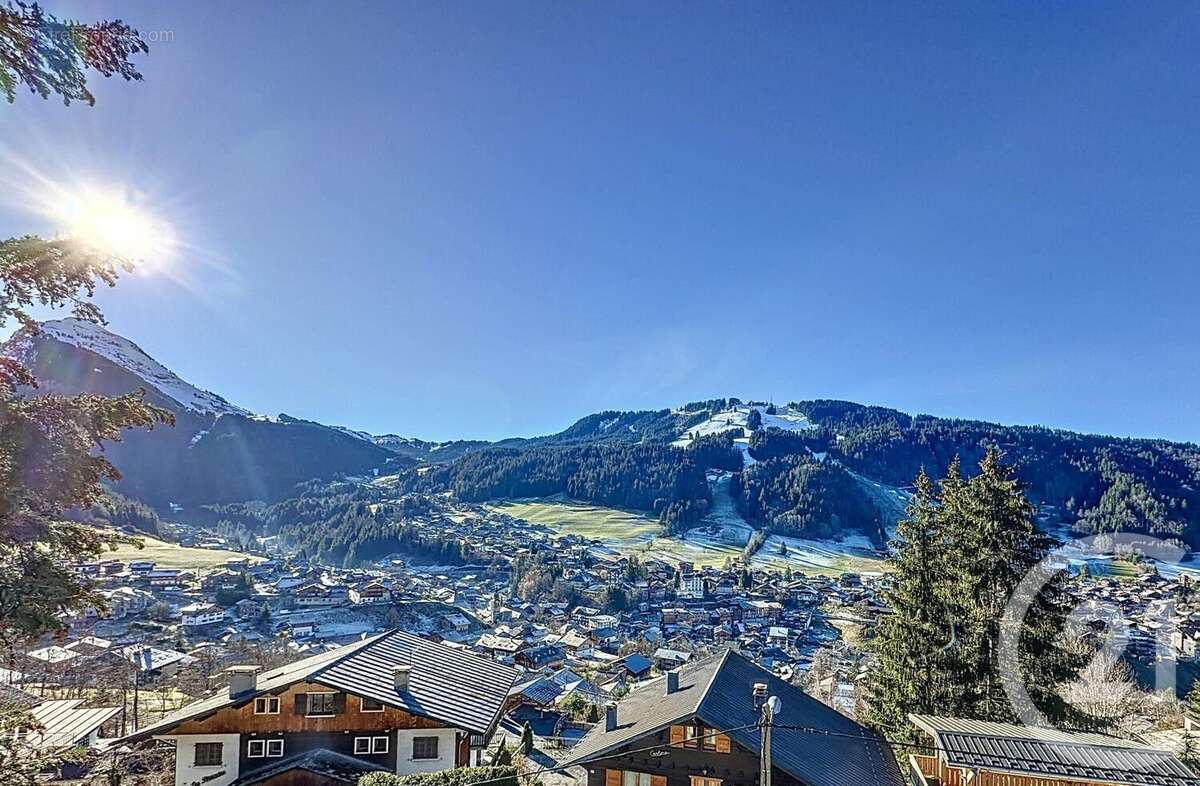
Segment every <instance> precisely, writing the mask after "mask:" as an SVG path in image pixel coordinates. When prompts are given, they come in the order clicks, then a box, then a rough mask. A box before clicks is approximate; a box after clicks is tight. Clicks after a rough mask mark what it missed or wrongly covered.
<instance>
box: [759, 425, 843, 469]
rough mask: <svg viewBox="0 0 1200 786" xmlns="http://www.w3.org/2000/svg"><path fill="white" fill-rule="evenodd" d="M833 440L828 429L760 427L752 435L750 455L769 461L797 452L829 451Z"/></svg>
mask: <svg viewBox="0 0 1200 786" xmlns="http://www.w3.org/2000/svg"><path fill="white" fill-rule="evenodd" d="M830 442H832V440H831V439H830V435H829V433H828V431H827V430H826V429H810V430H808V431H789V430H787V429H781V428H764V429H758V430H757V431H755V432H753V433H752V434H751V435H750V455H751V456H752V457H754V459H755V460H757V461H767V460H769V459H773V458H782V457H784V456H791V455H797V454H806V453H809V452H810V451H811V452H813V453H822V452H827V450H828V446H829V444H830Z"/></svg>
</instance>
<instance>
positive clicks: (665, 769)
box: [584, 720, 802, 786]
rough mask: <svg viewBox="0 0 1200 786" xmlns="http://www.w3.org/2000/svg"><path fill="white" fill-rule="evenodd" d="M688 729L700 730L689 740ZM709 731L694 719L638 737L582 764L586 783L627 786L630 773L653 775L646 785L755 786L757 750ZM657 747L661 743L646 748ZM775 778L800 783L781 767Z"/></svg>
mask: <svg viewBox="0 0 1200 786" xmlns="http://www.w3.org/2000/svg"><path fill="white" fill-rule="evenodd" d="M689 727H692V728H699V734H697V733H695V732H692V734H691V737H692V738H691V739H689V733H688V728H689ZM711 733H712V730H711V729H707V728H704V727H703V725H702V724H701V722H700V721H699V720H694V721H691V722H689V723H686V724H676V725H674V726H669V727H666V728H664V729H661V730H659V731H658V732H656V733H653V734H647V735H644V736H642V737H639V738H637V739H636V740H633V741H632V742H630V743H628V744H627V745H624V746H622V747H621V748H618V749H617V750H615V751H613V752H612V753H610V754H608V755H606V756H603V757H599V758H597V759H595V760H593V761H589V762H588V763H587V764H586V765H584V766H586V767H587V770H588V784H587V786H625V777H624V774H625V773H626V772H631V773H638V774H640V775H647V776H649V784H648V786H718V785H719V786H756V784H757V783H758V752H757V751H751V750H748V749H746V748H743V747H742V746H740V745H738V744H737V743H735V742H734V741H733V740H731V739H730V738H729V737H728V736H726V735H724V734H720V735H716V736H713V737H708V738H707V739H705V737H706V736H707V735H709V734H711ZM697 737H699V738H700V739H696V738H697ZM710 740H711V745H710V744H708V743H709V741H710ZM656 746H663V747H661V748H658V749H656V750H649V751H646V750H643V749H644V748H654V747H656ZM772 780H773V782H774V784H775V786H802V784H800V782H799V781H797V780H796V779H795V778H793V777H792V776H791V775H789V774H787V773H786V772H783V771H782V770H780V769H779V768H778V767H776V768H775V769H774V770H773V771H772ZM639 786H646V784H639Z"/></svg>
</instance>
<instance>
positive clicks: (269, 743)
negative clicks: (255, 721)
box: [267, 737, 283, 759]
mask: <svg viewBox="0 0 1200 786" xmlns="http://www.w3.org/2000/svg"><path fill="white" fill-rule="evenodd" d="M276 744H278V745H279V751H278V752H277V753H272V752H271V748H273V747H275V745H276ZM282 757H283V737H278V738H276V739H273V740H267V758H268V759H279V758H282Z"/></svg>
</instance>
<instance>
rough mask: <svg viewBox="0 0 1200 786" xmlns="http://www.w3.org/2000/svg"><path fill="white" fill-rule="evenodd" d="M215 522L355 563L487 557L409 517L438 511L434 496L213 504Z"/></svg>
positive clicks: (226, 529)
mask: <svg viewBox="0 0 1200 786" xmlns="http://www.w3.org/2000/svg"><path fill="white" fill-rule="evenodd" d="M209 510H210V513H211V515H213V516H215V517H216V519H217V521H216V525H215V526H216V528H217V530H218V531H219V532H221V533H222V534H224V535H226V536H228V537H230V538H231V539H232V540H233V541H234V542H236V543H239V544H246V545H252V544H254V543H255V541H256V539H257V537H259V536H263V535H276V536H278V537H279V539H280V541H281V543H282V545H284V546H287V547H290V548H294V549H295V550H296V552H297V553H298V554H299V556H301V557H306V558H308V559H312V560H315V561H317V562H322V563H325V564H332V565H343V566H346V567H354V566H357V565H359V564H360V563H362V562H364V561H375V560H378V559H381V558H383V557H386V556H388V555H391V554H401V555H403V556H405V557H406V558H408V559H410V560H412V561H415V562H418V563H432V564H437V565H465V564H470V563H472V562H476V561H478V560H479V559H482V558H481V557H480V555H478V554H476V553H475V551H474V550H473V549H472V548H471V546H470V545H469V544H468V543H467V542H466V541H464V540H461V539H459V538H454V537H450V536H446V535H441V534H438V533H433V532H429V531H426V530H424V529H422V528H419V527H416V526H413V525H412V523H411V522H409V521H407V520H408V519H411V518H413V517H417V516H430V515H438V513H437V508H436V506H435V504H434V503H433V501H431V500H429V499H427V498H424V497H421V496H418V495H406V496H404V497H402V498H400V499H399V500H396V501H389V502H372V501H369V500H364V499H362V495H361V494H359V493H355V494H336V495H331V496H324V497H320V496H309V497H297V498H294V499H288V500H284V501H283V502H279V503H276V504H274V505H263V504H261V503H237V504H232V505H219V506H213V507H211V508H210V509H209Z"/></svg>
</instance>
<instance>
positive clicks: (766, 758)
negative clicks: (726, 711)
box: [753, 682, 783, 786]
mask: <svg viewBox="0 0 1200 786" xmlns="http://www.w3.org/2000/svg"><path fill="white" fill-rule="evenodd" d="M767 691H768V687H767V683H765V682H756V683H754V694H753V695H754V706H755V707H757V708H758V710H759V712H760V713H761V714H760V715H759V721H758V729H759V733H760V737H761V741H762V744H761V745H760V746H759V751H758V786H771V726H772V725H774V723H775V714H776V713H777V712H779V710H780V709H781V708H782V706H783V705H782V703H781V702H780V701H779V697H778V696H769V695H768V693H767Z"/></svg>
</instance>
